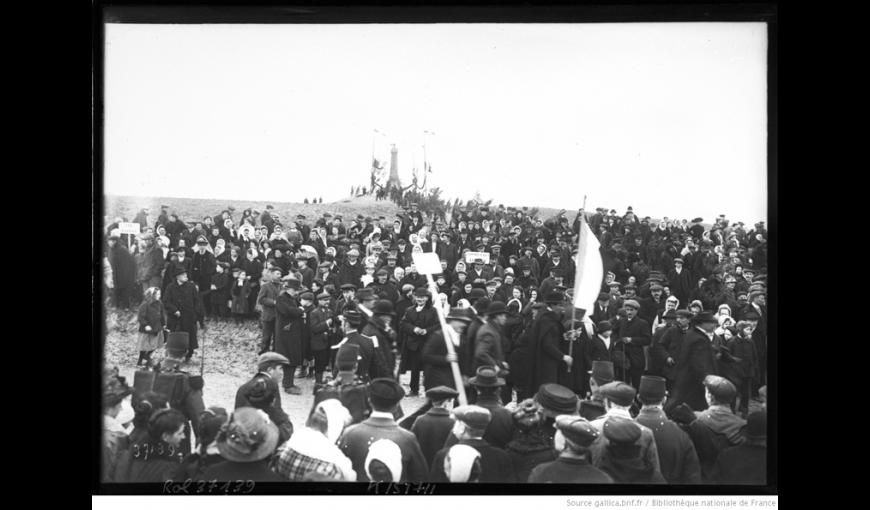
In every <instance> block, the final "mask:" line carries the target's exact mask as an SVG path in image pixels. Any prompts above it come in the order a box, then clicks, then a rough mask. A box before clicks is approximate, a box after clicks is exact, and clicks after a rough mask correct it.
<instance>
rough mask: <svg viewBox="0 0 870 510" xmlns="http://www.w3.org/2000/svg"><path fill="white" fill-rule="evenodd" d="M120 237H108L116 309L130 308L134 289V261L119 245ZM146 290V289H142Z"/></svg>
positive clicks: (123, 247) (125, 249)
mask: <svg viewBox="0 0 870 510" xmlns="http://www.w3.org/2000/svg"><path fill="white" fill-rule="evenodd" d="M119 241H120V237H118V236H112V237H109V241H108V243H109V253H108V254H107V257H108V259H109V265H110V266H111V267H112V283H113V285H114V289H113V291H114V296H113V297H114V302H115V303H114V304H115V306H116V307H118V308H130V306H131V305H132V302H133V293H134V290H135V288H136V259H135V258H134V257H133V255H131V254H130V252H129V251H128V250H127V247H126V246H124V245H123V244H121V243H120V242H119ZM143 290H146V289H143Z"/></svg>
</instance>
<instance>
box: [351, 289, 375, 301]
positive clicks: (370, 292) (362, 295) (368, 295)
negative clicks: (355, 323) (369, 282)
mask: <svg viewBox="0 0 870 510" xmlns="http://www.w3.org/2000/svg"><path fill="white" fill-rule="evenodd" d="M356 298H357V299H358V300H360V302H362V301H368V300H371V299H377V297H375V291H374V289H372V288H371V287H365V288H362V289H359V290H358V291H356Z"/></svg>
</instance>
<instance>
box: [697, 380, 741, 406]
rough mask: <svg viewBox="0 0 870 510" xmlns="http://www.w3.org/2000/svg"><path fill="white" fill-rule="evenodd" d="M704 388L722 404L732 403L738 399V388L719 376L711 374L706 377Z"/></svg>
mask: <svg viewBox="0 0 870 510" xmlns="http://www.w3.org/2000/svg"><path fill="white" fill-rule="evenodd" d="M704 387H705V388H707V391H709V392H710V394H711V395H713V396H714V397H716V399H717V400H719V401H720V402H727V403H731V402H733V401H734V399H735V398H736V397H737V388H735V387H734V384H733V383H732V382H731V381H729V380H728V379H725V378H724V377H720V376H718V375H713V374H710V375H708V376H707V377H705V378H704Z"/></svg>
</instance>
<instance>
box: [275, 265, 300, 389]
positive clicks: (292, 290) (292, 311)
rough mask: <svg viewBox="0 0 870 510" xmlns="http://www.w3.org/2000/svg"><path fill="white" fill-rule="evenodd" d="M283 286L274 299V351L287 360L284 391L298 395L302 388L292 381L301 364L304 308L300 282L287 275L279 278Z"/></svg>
mask: <svg viewBox="0 0 870 510" xmlns="http://www.w3.org/2000/svg"><path fill="white" fill-rule="evenodd" d="M281 281H282V282H283V288H282V289H281V294H280V295H278V297H277V298H276V299H275V312H276V319H275V352H277V353H278V354H281V355H283V356H285V357H286V358H287V360H288V362H289V366H288V368H287V370H286V371H285V372H284V380H283V386H284V391H286V392H287V393H289V394H291V395H300V394H301V393H302V390H301V389H300V388H299V387H298V386H296V385H295V384H294V382H293V376H294V372H295V370H296V367H298V366H302V363H303V362H304V361H305V359H304V358H303V349H302V342H303V336H304V333H305V332H304V329H305V310H304V309H303V308H302V306H301V305H300V303H299V300H298V299H297V298H298V295H299V289H300V287H301V283H300V282H299V280H298V279H296V277H295V276H292V275H288V276H285V277H284V278H282V279H281Z"/></svg>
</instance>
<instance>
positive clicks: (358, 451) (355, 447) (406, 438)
mask: <svg viewBox="0 0 870 510" xmlns="http://www.w3.org/2000/svg"><path fill="white" fill-rule="evenodd" d="M404 396H405V391H404V390H403V389H402V387H401V386H399V383H397V382H396V381H395V380H393V379H391V378H386V377H382V378H378V379H375V380H373V381H372V382H370V383H369V399H370V401H371V404H372V409H373V411H372V414H371V416H369V418H368V419H366V420H365V421H363V422H362V423H359V424H356V425H351V426H350V427H348V428H347V429H345V431H344V433H343V434H342V436H341V439H339V448H341V451H342V452H343V453H344V454H345V455H347V457H348V458H350V460H351V462H353V469H354V471H356V474H357V481H358V482H367V481H369V477H368V475H367V474H366V469H365V461H366V457H367V456H368V453H369V447H370V446H371V445H372V443H375V442H376V441H378V440H379V439H389V440H390V441H393V442H394V443H396V444H397V445H398V446H399V448H400V449H401V451H402V478H401V480H399V481H402V482H423V481H426V480H427V479H428V471H429V468H428V466H427V465H426V459H425V458H424V457H423V452H422V450H420V444H419V443H418V442H417V437H416V436H414V434H413V433H411V432H409V431H407V430H405V429H403V428H401V427H399V425H398V424H397V423H396V420H395V419H394V418H393V413H394V412H395V410H396V409H397V408H398V406H399V402H400V401H401V400H402V398H404Z"/></svg>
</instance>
